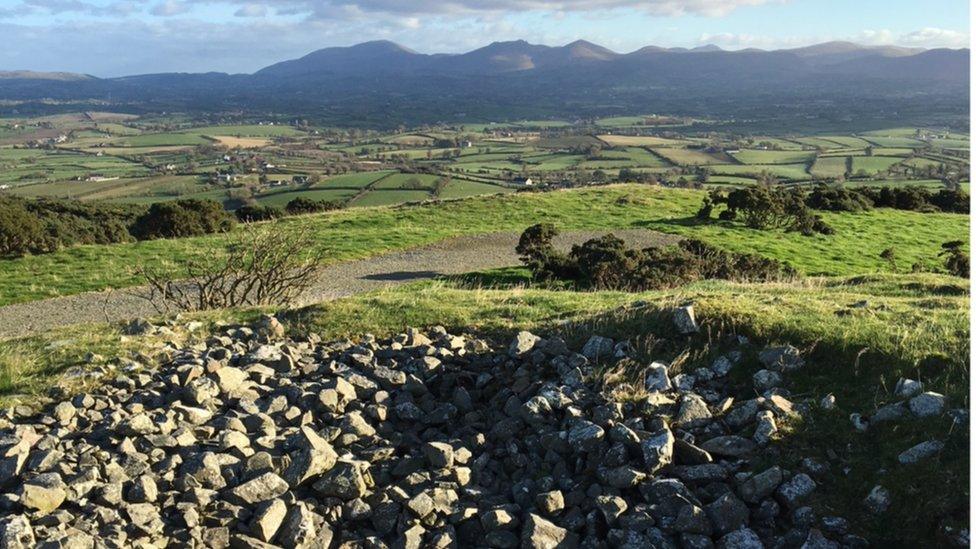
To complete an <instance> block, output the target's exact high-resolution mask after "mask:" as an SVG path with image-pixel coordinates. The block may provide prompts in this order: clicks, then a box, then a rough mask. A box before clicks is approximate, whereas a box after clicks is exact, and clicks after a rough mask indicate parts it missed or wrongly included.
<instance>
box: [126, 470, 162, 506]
mask: <svg viewBox="0 0 976 549" xmlns="http://www.w3.org/2000/svg"><path fill="white" fill-rule="evenodd" d="M157 497H159V489H158V488H157V487H156V480H155V479H154V478H153V477H152V476H151V475H140V476H139V478H137V479H136V480H135V481H133V483H132V487H131V488H129V493H128V495H127V496H126V500H127V501H129V502H131V503H152V502H154V501H156V498H157Z"/></svg>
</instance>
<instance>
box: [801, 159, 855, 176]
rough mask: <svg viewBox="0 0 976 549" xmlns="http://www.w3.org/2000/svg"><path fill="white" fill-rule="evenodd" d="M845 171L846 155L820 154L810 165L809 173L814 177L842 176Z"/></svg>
mask: <svg viewBox="0 0 976 549" xmlns="http://www.w3.org/2000/svg"><path fill="white" fill-rule="evenodd" d="M846 173H847V157H846V156H821V157H820V158H818V159H817V161H816V162H814V163H813V166H811V167H810V174H811V175H813V176H815V177H842V176H843V175H844V174H846Z"/></svg>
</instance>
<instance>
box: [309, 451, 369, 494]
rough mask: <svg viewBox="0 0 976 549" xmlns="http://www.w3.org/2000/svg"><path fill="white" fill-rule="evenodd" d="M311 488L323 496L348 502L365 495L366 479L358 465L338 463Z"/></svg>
mask: <svg viewBox="0 0 976 549" xmlns="http://www.w3.org/2000/svg"><path fill="white" fill-rule="evenodd" d="M313 488H315V491H316V492H318V493H319V494H321V495H323V496H331V497H336V498H339V499H342V500H345V501H349V500H351V499H356V498H360V497H363V496H364V495H365V494H366V489H367V486H366V477H365V476H363V473H362V471H361V470H360V467H359V465H357V464H355V463H350V462H345V461H340V462H339V463H337V464H336V466H335V467H333V468H332V469H331V470H330V471H329V472H328V473H327V474H326V475H325V476H323V477H322V479H321V480H319V481H318V482H316V483H315V484H314V486H313Z"/></svg>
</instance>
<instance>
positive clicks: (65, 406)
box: [51, 401, 76, 424]
mask: <svg viewBox="0 0 976 549" xmlns="http://www.w3.org/2000/svg"><path fill="white" fill-rule="evenodd" d="M75 412H76V410H75V407H74V405H73V404H71V403H70V402H68V401H63V402H59V403H58V405H57V406H55V407H54V411H53V412H52V414H51V415H53V416H54V418H55V419H57V420H58V422H59V423H61V424H66V423H68V422H69V421H71V420H72V419H73V418H74V417H75Z"/></svg>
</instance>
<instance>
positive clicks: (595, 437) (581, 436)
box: [566, 419, 604, 449]
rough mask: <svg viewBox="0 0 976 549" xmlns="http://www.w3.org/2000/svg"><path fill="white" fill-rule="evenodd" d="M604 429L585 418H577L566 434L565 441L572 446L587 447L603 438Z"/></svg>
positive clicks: (592, 445)
mask: <svg viewBox="0 0 976 549" xmlns="http://www.w3.org/2000/svg"><path fill="white" fill-rule="evenodd" d="M603 435H604V431H603V428H602V427H600V426H599V425H597V424H595V423H593V422H592V421H587V420H585V419H581V420H577V421H576V422H575V423H574V424H573V427H572V428H570V430H569V432H568V433H567V434H566V442H568V443H569V445H570V446H571V447H573V448H582V449H589V448H592V447H594V445H595V444H596V443H598V442H599V441H601V440H603Z"/></svg>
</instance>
